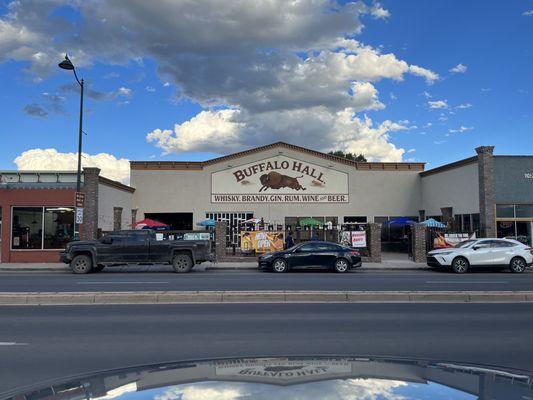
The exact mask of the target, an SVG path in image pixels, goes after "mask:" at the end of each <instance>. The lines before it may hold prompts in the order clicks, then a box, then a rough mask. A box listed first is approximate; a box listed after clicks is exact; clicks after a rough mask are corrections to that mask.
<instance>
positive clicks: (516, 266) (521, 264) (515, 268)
mask: <svg viewBox="0 0 533 400" xmlns="http://www.w3.org/2000/svg"><path fill="white" fill-rule="evenodd" d="M509 267H510V268H511V272H514V273H515V274H521V273H522V272H524V271H525V269H526V262H525V261H524V259H523V258H520V257H515V258H513V259H512V260H511V264H510V266H509Z"/></svg>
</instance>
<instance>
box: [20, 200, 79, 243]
mask: <svg viewBox="0 0 533 400" xmlns="http://www.w3.org/2000/svg"><path fill="white" fill-rule="evenodd" d="M54 207H55V208H60V207H65V208H66V207H68V208H73V209H74V210H75V209H76V207H75V206H74V205H64V204H62V205H54V204H51V205H43V206H35V205H11V207H10V208H11V210H10V218H11V221H10V223H9V251H15V252H18V251H20V252H25V251H27V252H32V251H55V252H57V251H61V250H64V248H59V249H45V248H44V210H45V208H54ZM15 208H40V209H41V217H42V221H41V248H40V249H14V248H13V212H14V210H15ZM75 212H76V211H74V213H75ZM74 218H76V215H74Z"/></svg>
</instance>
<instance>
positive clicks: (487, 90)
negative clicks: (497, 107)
mask: <svg viewBox="0 0 533 400" xmlns="http://www.w3.org/2000/svg"><path fill="white" fill-rule="evenodd" d="M491 90H492V89H491V88H481V91H482V92H490V91H491Z"/></svg>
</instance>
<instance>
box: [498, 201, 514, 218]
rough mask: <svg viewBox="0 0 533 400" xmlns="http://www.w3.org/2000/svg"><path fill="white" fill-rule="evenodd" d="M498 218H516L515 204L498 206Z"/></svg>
mask: <svg viewBox="0 0 533 400" xmlns="http://www.w3.org/2000/svg"><path fill="white" fill-rule="evenodd" d="M496 216H497V217H498V218H514V204H497V205H496Z"/></svg>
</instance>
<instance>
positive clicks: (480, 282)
mask: <svg viewBox="0 0 533 400" xmlns="http://www.w3.org/2000/svg"><path fill="white" fill-rule="evenodd" d="M426 283H449V284H453V285H456V284H458V283H459V284H464V285H469V284H471V283H474V284H476V283H479V284H484V285H487V284H491V283H498V284H506V283H509V282H507V281H459V280H457V281H426Z"/></svg>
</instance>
